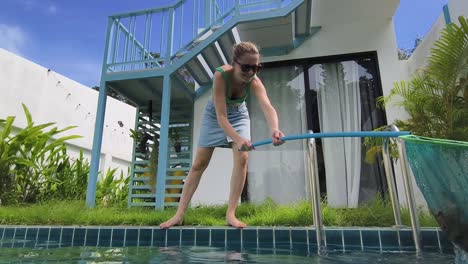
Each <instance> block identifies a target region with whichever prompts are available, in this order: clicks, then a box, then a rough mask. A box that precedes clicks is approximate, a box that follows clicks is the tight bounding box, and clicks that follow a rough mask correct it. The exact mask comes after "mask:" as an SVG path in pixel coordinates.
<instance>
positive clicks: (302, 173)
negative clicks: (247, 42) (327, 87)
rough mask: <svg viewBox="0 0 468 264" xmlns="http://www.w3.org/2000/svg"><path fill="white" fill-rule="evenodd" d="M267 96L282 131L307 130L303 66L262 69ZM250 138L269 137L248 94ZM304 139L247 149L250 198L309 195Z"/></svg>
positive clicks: (289, 199)
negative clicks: (252, 149) (250, 123)
mask: <svg viewBox="0 0 468 264" xmlns="http://www.w3.org/2000/svg"><path fill="white" fill-rule="evenodd" d="M259 77H260V78H261V80H262V82H263V84H264V85H265V87H266V90H267V93H268V97H269V98H270V101H271V103H272V104H273V106H274V107H275V109H276V111H277V113H278V117H279V125H280V129H281V131H283V133H284V134H285V135H291V134H302V133H307V129H306V127H307V126H306V122H307V120H306V111H305V110H306V106H305V99H304V91H305V90H304V76H303V72H302V68H298V67H294V66H290V67H281V68H273V69H265V70H263V71H262V72H260V73H259ZM249 109H250V117H251V121H252V128H251V130H252V141H253V142H255V141H259V140H264V139H269V138H271V134H270V131H269V128H268V125H267V123H266V120H265V117H264V115H263V112H262V110H261V109H260V106H259V104H258V103H257V99H256V98H255V97H254V96H251V97H250V102H249ZM306 143H307V142H306V141H305V140H294V141H288V142H286V143H285V144H284V145H282V146H279V147H274V146H272V145H271V144H270V145H265V146H260V147H258V148H257V149H256V150H254V151H251V152H250V156H249V167H248V182H249V189H248V190H249V195H250V200H251V201H252V202H256V203H258V202H262V201H264V200H265V199H266V198H271V199H273V200H274V201H275V202H276V203H279V204H288V203H293V202H297V201H299V200H303V199H307V198H308V197H309V192H310V191H309V188H308V184H307V182H308V181H306V177H307V174H306V173H307V166H306V152H305V149H306Z"/></svg>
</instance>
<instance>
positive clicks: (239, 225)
mask: <svg viewBox="0 0 468 264" xmlns="http://www.w3.org/2000/svg"><path fill="white" fill-rule="evenodd" d="M226 224H227V225H230V226H232V227H235V228H244V227H246V226H247V225H246V224H245V223H243V222H241V221H239V219H237V218H236V217H235V216H226Z"/></svg>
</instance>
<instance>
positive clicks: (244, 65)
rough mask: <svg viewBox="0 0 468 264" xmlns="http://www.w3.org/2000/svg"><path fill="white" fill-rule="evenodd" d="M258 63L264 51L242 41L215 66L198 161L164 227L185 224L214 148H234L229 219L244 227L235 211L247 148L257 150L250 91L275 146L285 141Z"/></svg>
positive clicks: (245, 170) (246, 157) (231, 222)
mask: <svg viewBox="0 0 468 264" xmlns="http://www.w3.org/2000/svg"><path fill="white" fill-rule="evenodd" d="M259 62H260V54H259V52H258V49H257V47H256V46H255V44H253V43H250V42H242V43H239V44H235V45H234V47H233V61H232V64H231V65H223V66H221V67H219V68H217V69H216V72H215V74H214V77H213V95H212V97H213V98H212V100H210V101H209V102H208V104H207V106H206V108H205V113H204V117H203V120H202V123H201V130H200V139H199V142H198V149H197V153H196V156H195V161H194V162H193V165H192V168H191V169H190V172H189V174H188V175H187V178H186V180H185V183H184V188H183V190H182V196H181V198H180V201H179V208H178V209H177V212H176V214H175V215H174V216H173V217H172V218H171V219H169V220H168V221H166V222H164V223H162V224H161V225H160V227H161V228H169V227H171V226H174V225H180V224H182V220H183V217H184V214H185V210H186V209H187V206H188V204H189V202H190V200H191V198H192V195H193V193H194V192H195V190H196V189H197V186H198V183H199V182H200V178H201V175H202V173H203V172H204V171H205V169H206V168H207V166H208V163H209V162H210V159H211V156H212V154H213V151H214V148H215V147H230V148H232V153H233V157H234V162H233V163H234V167H233V170H232V176H231V188H230V189H231V191H230V195H229V202H228V208H227V211H226V223H227V224H228V225H231V226H233V227H237V228H243V227H245V226H246V224H244V223H243V222H241V221H239V220H238V219H237V218H236V214H235V213H236V208H237V205H238V202H239V197H240V195H241V192H242V189H243V188H244V183H245V178H246V175H247V161H248V152H247V151H249V150H252V149H253V147H252V143H251V142H250V118H249V113H248V111H247V106H246V104H245V99H246V98H247V96H248V95H249V93H250V91H252V93H253V94H255V96H256V97H257V99H258V103H259V104H260V106H261V109H262V111H263V113H264V115H265V118H266V120H267V123H268V125H269V127H270V130H271V135H272V141H273V145H275V146H278V145H281V144H282V143H283V141H282V140H280V138H281V137H283V136H284V135H283V133H282V132H281V131H280V130H279V129H278V116H277V114H276V111H275V109H274V108H273V106H272V105H271V103H270V100H269V99H268V96H267V93H266V91H265V87H264V86H263V84H262V82H261V81H260V79H259V78H258V77H257V76H256V73H257V72H258V71H259V70H260V65H259Z"/></svg>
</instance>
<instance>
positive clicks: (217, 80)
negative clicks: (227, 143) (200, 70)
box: [213, 71, 252, 150]
mask: <svg viewBox="0 0 468 264" xmlns="http://www.w3.org/2000/svg"><path fill="white" fill-rule="evenodd" d="M213 79H214V85H213V89H214V91H213V103H214V105H215V109H216V117H217V119H218V124H219V126H220V127H221V128H222V129H223V130H224V133H226V135H228V136H229V137H230V138H232V140H233V141H234V142H235V143H236V144H237V147H238V148H239V149H243V150H250V149H252V143H251V142H250V140H248V139H245V138H242V137H241V136H240V135H239V134H238V133H237V132H236V130H234V128H233V127H232V125H231V123H229V120H228V118H227V111H226V84H225V82H224V78H223V76H222V74H221V73H220V72H218V71H216V72H215V74H214V78H213Z"/></svg>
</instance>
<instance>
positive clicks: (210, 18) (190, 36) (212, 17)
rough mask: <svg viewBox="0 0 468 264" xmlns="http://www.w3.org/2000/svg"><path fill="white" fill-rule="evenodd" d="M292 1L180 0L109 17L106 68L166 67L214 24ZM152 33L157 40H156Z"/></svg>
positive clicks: (264, 10) (190, 47) (275, 7)
mask: <svg viewBox="0 0 468 264" xmlns="http://www.w3.org/2000/svg"><path fill="white" fill-rule="evenodd" d="M291 2H292V0H283V1H279V0H249V1H247V0H243V1H239V0H236V1H232V0H191V1H187V0H179V1H176V2H175V3H173V4H171V5H167V6H163V7H158V8H151V9H145V10H139V11H134V12H128V13H121V14H115V15H112V16H110V17H109V25H108V27H109V28H110V32H109V34H108V36H107V38H108V39H109V43H108V44H107V45H106V52H105V70H106V72H109V71H112V72H118V71H125V70H128V69H130V70H142V69H147V68H165V67H167V66H168V65H170V64H171V63H173V62H174V61H176V60H177V58H178V56H181V55H183V54H184V53H186V52H188V51H189V50H190V49H192V48H193V47H194V45H196V44H195V43H196V40H198V39H201V38H203V36H205V35H206V34H207V33H208V31H210V30H211V29H212V28H213V27H215V26H217V25H221V24H224V23H227V22H228V21H229V20H230V19H232V18H234V17H236V16H239V15H245V14H248V13H251V12H260V11H262V12H266V11H271V10H275V9H281V8H282V7H284V6H286V5H288V4H289V3H291ZM246 8H248V9H247V10H246ZM250 9H252V10H251V11H249V10H250ZM242 10H243V11H242ZM201 19H202V20H201ZM137 25H138V28H137ZM153 25H154V27H153ZM176 25H177V26H176ZM189 25H190V26H189ZM152 36H153V39H156V41H152ZM154 36H158V37H154ZM119 42H125V45H119ZM154 54H158V57H155V56H153V55H154ZM155 60H157V61H155ZM160 62H161V63H160Z"/></svg>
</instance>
